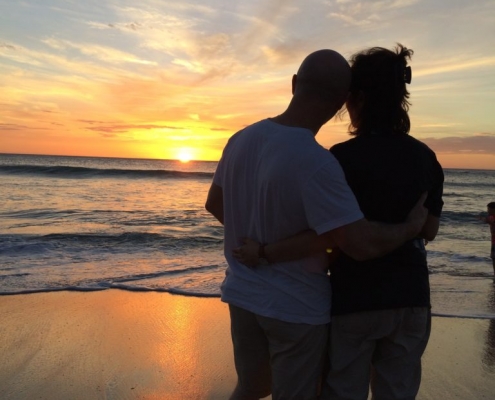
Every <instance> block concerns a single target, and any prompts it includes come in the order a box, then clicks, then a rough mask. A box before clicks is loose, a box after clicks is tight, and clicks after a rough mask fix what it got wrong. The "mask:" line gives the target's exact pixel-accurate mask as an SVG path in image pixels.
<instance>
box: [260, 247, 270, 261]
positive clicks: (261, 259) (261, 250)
mask: <svg viewBox="0 0 495 400" xmlns="http://www.w3.org/2000/svg"><path fill="white" fill-rule="evenodd" d="M258 264H259V265H268V264H270V263H269V262H268V260H267V258H266V255H265V245H264V244H263V243H260V247H259V248H258Z"/></svg>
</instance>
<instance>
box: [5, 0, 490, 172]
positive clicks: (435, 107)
mask: <svg viewBox="0 0 495 400" xmlns="http://www.w3.org/2000/svg"><path fill="white" fill-rule="evenodd" d="M447 17H448V24H446V21H447V20H446V18H447ZM0 24H1V26H2V30H1V32H0V85H1V87H2V90H1V91H0V104H1V108H2V112H1V113H0V152H3V153H35V154H39V153H41V154H64V155H88V156H110V157H137V158H160V159H180V160H183V161H186V160H188V159H199V160H218V159H219V158H220V156H221V152H222V149H223V147H224V146H225V144H226V142H227V140H228V139H229V137H230V136H232V134H234V133H235V132H236V131H238V130H239V129H242V128H243V127H244V126H246V125H248V124H250V123H252V122H255V121H257V120H259V119H262V118H266V117H271V116H275V115H277V114H279V113H280V112H282V111H284V109H285V107H286V106H287V104H288V102H289V100H290V98H291V86H290V85H291V77H292V74H294V73H295V72H296V71H297V68H298V66H299V64H300V62H301V61H302V59H303V58H304V57H305V56H306V55H307V54H309V53H310V52H312V51H314V50H317V49H321V48H333V49H335V50H337V51H340V52H341V53H342V54H343V55H344V56H345V57H349V56H350V55H352V54H353V53H354V52H355V51H358V50H361V49H363V48H366V47H371V46H383V47H388V48H391V47H392V46H394V44H395V43H396V42H400V43H402V44H404V45H406V46H407V47H410V48H411V49H413V50H414V51H415V54H414V56H413V59H412V62H411V66H412V71H413V78H412V84H411V85H410V87H409V90H410V92H411V98H410V100H411V102H412V107H411V110H410V116H411V121H412V130H411V134H412V135H413V136H415V137H417V138H418V139H420V140H423V141H424V142H425V143H427V144H428V145H429V146H430V147H431V148H432V149H433V150H435V151H436V153H437V155H438V158H439V159H440V161H441V162H442V164H443V165H444V167H457V168H463V167H466V168H490V169H495V115H494V113H493V112H492V110H491V109H492V108H493V104H495V90H494V88H495V75H494V74H493V70H494V67H495V53H494V51H493V49H494V48H495V35H493V26H495V3H494V2H493V1H489V0H484V1H483V0H482V1H476V2H474V3H473V2H454V3H452V2H425V1H419V0H398V1H397V0H385V1H380V2H359V1H355V0H345V1H343V0H330V1H326V0H325V1H323V0H321V1H319V0H317V1H314V2H312V3H311V7H308V6H307V3H306V2H305V1H303V0H294V1H282V2H273V1H269V0H255V1H253V2H231V1H227V0H199V1H194V2H193V1H190V0H185V1H183V2H175V3H174V2H157V1H154V0H143V1H141V2H139V4H138V3H136V2H133V1H131V0H102V1H98V2H93V1H90V2H89V3H87V2H82V3H77V2H66V1H62V0H46V1H43V2H39V1H35V0H26V1H22V2H9V3H8V7H7V6H5V7H3V9H2V13H1V14H0ZM452 26H455V29H451V28H450V27H452ZM347 125H348V120H346V119H344V120H342V121H336V122H333V121H331V122H330V123H328V124H327V125H326V126H325V127H323V129H321V130H320V132H319V133H318V135H317V140H318V141H319V142H320V143H321V144H322V145H323V146H325V147H330V146H331V145H333V144H334V143H337V142H341V141H343V140H346V139H347V138H348V135H347ZM186 148H187V149H188V150H187V152H186V150H183V149H186Z"/></svg>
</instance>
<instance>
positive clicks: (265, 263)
mask: <svg viewBox="0 0 495 400" xmlns="http://www.w3.org/2000/svg"><path fill="white" fill-rule="evenodd" d="M258 261H259V265H268V264H269V263H268V260H267V259H266V258H264V257H260V258H258Z"/></svg>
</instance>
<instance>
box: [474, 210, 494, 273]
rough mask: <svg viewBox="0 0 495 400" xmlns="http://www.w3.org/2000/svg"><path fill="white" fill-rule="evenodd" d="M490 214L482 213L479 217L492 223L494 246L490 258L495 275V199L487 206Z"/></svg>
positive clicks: (491, 231) (491, 230)
mask: <svg viewBox="0 0 495 400" xmlns="http://www.w3.org/2000/svg"><path fill="white" fill-rule="evenodd" d="M486 210H487V212H488V215H487V216H486V217H485V216H483V215H480V216H479V217H478V219H479V220H480V221H483V222H485V223H487V224H489V225H490V233H491V235H492V248H491V251H490V258H491V259H492V264H493V274H494V275H495V201H493V202H491V203H488V204H487V206H486Z"/></svg>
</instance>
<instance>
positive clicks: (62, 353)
mask: <svg viewBox="0 0 495 400" xmlns="http://www.w3.org/2000/svg"><path fill="white" fill-rule="evenodd" d="M0 321H1V328H0V360H1V363H0V399H2V400H31V399H33V400H34V399H46V400H79V399H80V400H93V399H115V400H117V399H143V400H144V399H146V400H151V399H160V400H169V399H171V400H172V399H187V400H195V399H198V400H200V399H201V400H202V399H227V398H228V395H229V393H230V391H231V390H232V389H233V387H234V385H235V381H236V377H235V371H234V367H233V362H232V345H231V342H230V333H229V318H228V309H227V306H226V305H225V304H223V303H221V302H220V300H219V299H217V298H194V297H184V296H177V295H170V294H168V293H156V292H148V293H133V292H126V291H121V290H115V289H114V290H104V291H100V292H52V293H38V294H29V295H14V296H0ZM494 323H495V322H493V321H491V322H490V321H488V320H472V319H452V318H438V317H436V318H434V321H433V332H432V337H431V340H430V343H429V345H428V349H427V351H426V354H425V357H424V374H423V376H424V378H423V385H422V387H421V391H420V394H419V396H418V400H423V399H424V400H426V399H431V400H433V399H435V400H443V399H446V400H451V399H452V400H455V399H463V400H476V399H487V400H488V399H495V325H494Z"/></svg>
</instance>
